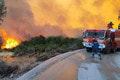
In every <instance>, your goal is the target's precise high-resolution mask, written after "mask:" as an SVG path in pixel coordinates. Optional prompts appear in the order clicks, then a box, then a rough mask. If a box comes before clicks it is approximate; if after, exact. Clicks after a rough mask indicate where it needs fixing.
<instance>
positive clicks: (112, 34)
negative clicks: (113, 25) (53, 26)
mask: <svg viewBox="0 0 120 80" xmlns="http://www.w3.org/2000/svg"><path fill="white" fill-rule="evenodd" d="M119 34H120V31H119V30H115V29H112V30H92V29H91V30H86V31H85V32H84V33H83V45H84V46H85V47H86V50H87V52H92V41H93V39H94V38H95V39H96V40H97V41H98V43H99V50H100V51H102V52H104V53H110V51H113V52H115V50H116V49H117V48H120V46H118V44H119V45H120V41H118V39H120V35H119Z"/></svg>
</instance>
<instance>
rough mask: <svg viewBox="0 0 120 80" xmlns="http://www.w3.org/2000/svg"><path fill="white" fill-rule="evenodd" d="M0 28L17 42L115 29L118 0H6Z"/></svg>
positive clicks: (76, 35) (117, 22) (118, 8)
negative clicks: (17, 40)
mask: <svg viewBox="0 0 120 80" xmlns="http://www.w3.org/2000/svg"><path fill="white" fill-rule="evenodd" d="M5 3H6V6H7V16H6V18H5V20H4V23H3V24H2V25H1V26H0V28H1V29H4V30H5V31H6V32H7V33H8V34H9V35H10V36H14V37H15V38H17V39H19V40H27V39H30V38H31V37H34V36H38V35H43V36H45V37H48V36H59V35H63V36H66V37H79V36H81V35H82V32H83V31H84V30H85V29H106V28H107V24H108V23H109V22H110V21H112V22H113V23H114V28H117V26H118V24H119V23H120V21H118V15H119V10H120V6H119V4H120V0H5Z"/></svg>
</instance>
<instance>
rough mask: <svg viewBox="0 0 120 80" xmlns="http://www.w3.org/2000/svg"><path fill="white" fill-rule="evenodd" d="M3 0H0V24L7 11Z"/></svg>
mask: <svg viewBox="0 0 120 80" xmlns="http://www.w3.org/2000/svg"><path fill="white" fill-rule="evenodd" d="M6 9H7V8H6V7H5V2H4V0H0V24H1V23H2V22H3V21H4V17H5V16H6V13H7V10H6Z"/></svg>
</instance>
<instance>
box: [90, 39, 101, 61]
mask: <svg viewBox="0 0 120 80" xmlns="http://www.w3.org/2000/svg"><path fill="white" fill-rule="evenodd" d="M92 44H93V46H92V52H93V53H92V57H93V58H94V55H95V54H98V55H99V57H100V60H101V59H102V58H101V54H100V53H99V43H98V41H97V40H96V39H95V38H94V39H93V41H92Z"/></svg>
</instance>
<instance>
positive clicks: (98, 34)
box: [85, 32, 104, 38]
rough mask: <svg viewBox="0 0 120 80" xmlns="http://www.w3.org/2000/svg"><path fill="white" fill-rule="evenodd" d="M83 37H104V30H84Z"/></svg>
mask: <svg viewBox="0 0 120 80" xmlns="http://www.w3.org/2000/svg"><path fill="white" fill-rule="evenodd" d="M95 34H96V35H95ZM85 37H88V38H93V37H95V38H104V32H86V33H85Z"/></svg>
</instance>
